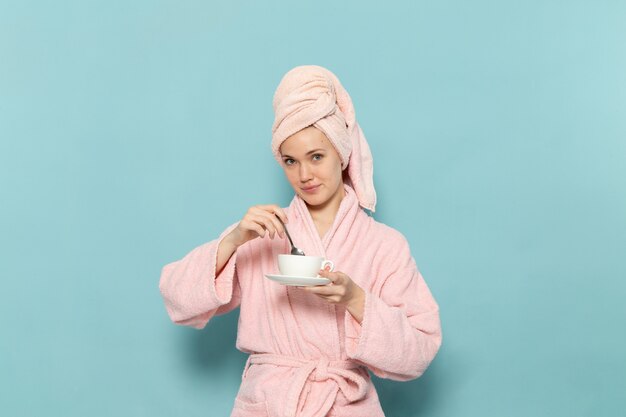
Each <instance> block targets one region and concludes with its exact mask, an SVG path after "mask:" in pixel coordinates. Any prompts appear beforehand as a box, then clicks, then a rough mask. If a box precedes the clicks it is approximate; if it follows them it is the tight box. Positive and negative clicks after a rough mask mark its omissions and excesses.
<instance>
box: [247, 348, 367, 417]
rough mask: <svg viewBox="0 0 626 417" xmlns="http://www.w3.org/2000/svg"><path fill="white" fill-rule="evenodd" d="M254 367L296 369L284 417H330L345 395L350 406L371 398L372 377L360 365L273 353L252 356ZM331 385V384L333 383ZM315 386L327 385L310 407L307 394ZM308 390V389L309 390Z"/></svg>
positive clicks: (249, 360)
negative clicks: (338, 400) (334, 405)
mask: <svg viewBox="0 0 626 417" xmlns="http://www.w3.org/2000/svg"><path fill="white" fill-rule="evenodd" d="M253 364H258V365H261V364H270V365H275V366H285V367H289V368H295V369H296V372H295V373H294V374H293V376H292V377H291V378H290V380H289V381H285V382H286V385H287V386H288V387H289V388H288V389H287V391H286V392H285V398H284V402H283V404H282V406H283V409H282V412H281V413H280V414H281V416H283V417H323V416H326V414H327V413H328V411H329V410H330V408H331V407H332V405H333V404H334V402H335V399H336V398H337V394H338V393H339V392H340V391H341V393H342V394H343V395H344V397H345V398H346V399H347V400H348V401H349V402H355V401H359V400H362V399H363V398H365V396H366V395H367V388H368V385H369V377H368V375H367V372H365V373H364V372H362V369H363V368H362V366H361V365H359V364H357V363H356V362H353V361H350V360H347V361H329V360H328V359H327V358H319V359H316V360H307V359H301V358H294V357H291V356H283V355H276V354H272V353H256V354H253V355H250V357H249V358H248V363H247V364H246V369H245V370H244V377H245V375H246V373H247V369H248V367H249V366H250V365H253ZM329 381H330V382H331V383H329ZM312 383H326V384H327V385H326V386H324V388H322V390H321V391H318V395H320V396H321V397H320V398H318V399H317V400H316V401H318V404H317V405H315V404H307V402H310V400H309V401H307V394H306V392H308V391H309V390H310V384H312ZM307 386H308V388H305V387H307Z"/></svg>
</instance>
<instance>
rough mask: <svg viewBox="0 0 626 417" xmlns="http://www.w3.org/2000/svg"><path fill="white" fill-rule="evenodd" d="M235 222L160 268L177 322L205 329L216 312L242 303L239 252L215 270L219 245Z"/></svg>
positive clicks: (168, 306)
mask: <svg viewBox="0 0 626 417" xmlns="http://www.w3.org/2000/svg"><path fill="white" fill-rule="evenodd" d="M235 226H236V225H232V226H230V227H229V228H228V229H226V230H225V231H224V232H223V233H222V234H221V235H220V237H219V238H218V239H216V240H213V241H211V242H208V243H205V244H203V245H201V246H198V247H197V248H195V249H194V250H192V251H191V252H189V253H188V254H187V255H185V257H184V258H182V259H181V260H179V261H175V262H172V263H169V264H167V265H165V266H164V267H163V269H162V270H161V279H160V281H159V290H160V291H161V295H162V296H163V300H164V302H165V308H166V310H167V313H168V314H169V316H170V318H171V319H172V321H173V322H174V323H176V324H180V325H183V326H191V327H195V328H197V329H202V328H204V327H205V326H206V324H207V323H208V322H209V320H210V319H211V318H212V317H213V316H214V315H216V314H217V315H219V314H224V313H227V312H229V311H231V310H233V309H235V308H236V307H238V306H239V302H240V300H241V289H240V287H239V282H238V280H237V271H236V269H235V264H236V263H237V252H235V253H234V254H233V255H232V256H231V257H230V259H229V260H228V262H227V263H226V265H225V266H224V268H223V269H222V271H221V272H220V273H219V274H218V275H216V274H215V269H216V264H217V248H218V245H219V243H220V242H221V241H222V239H224V237H225V236H226V235H227V234H228V233H229V232H230V231H231V230H232V229H233V228H234V227H235Z"/></svg>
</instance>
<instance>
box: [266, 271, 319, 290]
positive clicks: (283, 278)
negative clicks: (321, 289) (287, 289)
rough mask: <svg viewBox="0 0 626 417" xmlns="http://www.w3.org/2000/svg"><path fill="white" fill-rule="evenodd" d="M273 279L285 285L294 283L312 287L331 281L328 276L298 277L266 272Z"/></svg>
mask: <svg viewBox="0 0 626 417" xmlns="http://www.w3.org/2000/svg"><path fill="white" fill-rule="evenodd" d="M265 276H266V277H267V278H269V279H271V280H272V281H275V282H278V283H279V284H283V285H292V286H297V287H310V286H314V285H326V284H328V283H329V282H330V280H329V279H328V278H321V277H296V276H292V275H274V274H265Z"/></svg>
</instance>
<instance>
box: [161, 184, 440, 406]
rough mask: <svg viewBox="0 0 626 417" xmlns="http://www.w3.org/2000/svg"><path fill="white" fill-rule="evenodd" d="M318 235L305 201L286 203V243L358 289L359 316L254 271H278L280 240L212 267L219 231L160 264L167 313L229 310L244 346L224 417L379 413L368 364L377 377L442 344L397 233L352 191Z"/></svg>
mask: <svg viewBox="0 0 626 417" xmlns="http://www.w3.org/2000/svg"><path fill="white" fill-rule="evenodd" d="M345 189H346V196H345V198H344V199H343V200H342V202H341V206H340V208H339V211H338V213H337V216H336V218H335V221H334V223H333V225H332V226H331V228H330V229H329V230H328V232H327V233H326V235H325V236H324V238H323V239H320V237H319V235H318V233H317V230H316V228H315V225H314V223H313V220H312V218H311V216H310V214H309V211H308V209H307V207H306V205H305V203H304V202H303V201H302V200H301V199H300V197H298V196H296V197H294V199H293V201H292V202H291V204H290V205H289V207H288V208H287V209H285V211H286V213H287V216H288V218H289V222H288V223H287V227H288V228H289V231H290V233H291V235H292V237H293V239H294V243H295V244H296V246H298V247H299V248H301V249H302V250H304V252H305V253H306V254H307V255H315V256H323V257H325V258H326V259H330V260H332V261H333V262H334V264H335V270H336V271H341V272H344V273H346V274H347V275H348V276H350V278H352V280H354V281H355V282H356V283H357V284H358V285H359V286H360V287H361V288H363V289H364V290H365V293H366V299H365V312H364V318H363V322H362V324H359V323H358V322H357V321H356V320H355V319H354V318H353V317H352V315H351V314H350V313H348V312H347V311H346V310H345V309H344V308H343V307H340V306H335V305H333V304H330V303H328V302H327V301H325V300H323V299H321V298H319V297H317V296H316V295H314V294H310V293H307V292H305V291H304V290H302V289H301V288H297V287H289V286H284V285H280V284H278V283H276V282H274V281H270V280H269V279H267V278H265V276H264V274H267V273H274V274H277V273H279V272H278V266H277V263H276V258H277V255H278V254H281V253H288V252H289V248H290V246H289V242H288V241H287V240H286V239H280V238H279V237H276V238H275V239H273V240H272V239H270V238H269V237H268V236H266V237H265V238H263V239H261V238H257V239H253V240H251V241H249V242H247V243H246V244H244V245H242V246H241V247H239V248H238V250H237V251H236V253H235V254H234V255H233V256H232V257H231V258H230V260H229V261H228V263H227V264H226V266H225V267H224V268H223V270H222V272H221V273H220V274H219V275H217V276H216V275H215V265H216V259H217V258H216V252H217V247H218V244H219V242H220V241H221V239H223V238H224V236H225V235H226V234H227V233H228V232H230V230H232V228H234V227H235V226H236V225H232V226H230V227H229V228H228V229H227V230H226V231H224V233H222V235H221V236H220V237H219V238H218V239H216V240H214V241H212V242H208V243H205V244H203V245H201V246H199V247H197V248H195V249H194V250H193V251H191V252H190V253H189V254H187V255H186V256H185V257H184V258H183V259H181V260H179V261H176V262H173V263H170V264H168V265H166V266H165V267H163V271H162V274H161V281H160V285H159V287H160V290H161V293H162V295H163V298H164V300H165V306H166V308H167V312H168V314H169V316H170V317H171V319H172V320H173V321H174V322H175V323H177V324H181V325H185V326H193V327H195V328H198V329H201V328H203V327H204V326H206V324H207V322H208V321H209V320H210V319H211V317H213V316H214V315H216V314H224V313H226V312H228V311H230V310H233V309H234V308H236V307H240V313H239V329H238V333H237V348H238V349H239V350H241V351H243V352H247V353H249V354H250V357H249V359H248V363H247V364H246V368H245V370H244V373H243V377H242V383H241V387H240V390H239V393H238V394H237V397H236V399H235V405H234V409H233V412H232V415H231V417H244V416H245V417H253V416H255V417H256V416H259V417H260V416H271V417H295V416H302V417H323V416H327V415H328V416H351V417H354V416H359V417H377V416H384V414H383V411H382V409H381V407H380V403H379V400H378V396H377V394H376V390H375V388H374V386H373V384H372V382H371V380H370V376H369V374H368V371H367V370H368V369H369V370H370V371H371V372H373V373H374V374H376V375H377V376H379V377H382V378H389V379H394V380H400V381H403V380H409V379H413V378H417V377H418V376H420V375H421V374H422V373H423V372H424V371H425V370H426V368H427V367H428V365H429V364H430V362H431V361H432V360H433V358H434V357H435V355H436V353H437V351H438V349H439V346H440V345H441V327H440V322H439V309H438V305H437V303H436V302H435V300H434V299H433V297H432V295H431V293H430V291H429V289H428V287H427V285H426V282H425V281H424V279H423V278H422V276H421V274H420V272H419V271H418V269H417V267H416V265H415V261H414V260H413V258H412V257H411V253H410V251H409V246H408V244H407V242H406V240H405V238H404V237H403V236H402V235H401V234H400V233H399V232H397V231H396V230H394V229H392V228H390V227H388V226H385V225H383V224H381V223H378V222H376V221H375V220H374V219H373V218H372V217H369V216H368V215H367V214H366V213H365V212H364V211H363V210H362V209H361V208H360V207H359V202H358V200H357V198H356V195H355V193H354V190H352V188H350V187H349V186H347V185H346V186H345Z"/></svg>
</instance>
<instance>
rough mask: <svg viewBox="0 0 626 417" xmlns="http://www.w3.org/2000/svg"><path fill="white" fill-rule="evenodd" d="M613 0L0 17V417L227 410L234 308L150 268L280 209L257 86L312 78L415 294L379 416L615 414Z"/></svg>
mask: <svg viewBox="0 0 626 417" xmlns="http://www.w3.org/2000/svg"><path fill="white" fill-rule="evenodd" d="M624 22H626V3H624V2H622V1H608V0H600V1H538V0H532V1H526V2H513V1H486V0H479V1H473V2H467V1H458V0H457V1H437V2H426V1H407V2H387V3H386V4H385V5H384V6H383V4H382V3H373V2H363V1H358V2H357V1H345V2H338V1H332V2H330V1H315V2H313V1H310V2H286V1H284V2H276V1H263V2H260V1H256V2H255V1H232V2H221V3H219V4H211V2H201V1H188V2H175V1H135V2H127V1H106V2H105V1H63V2H51V1H39V2H31V1H20V2H9V1H0V201H1V202H0V230H1V231H0V259H1V262H0V279H1V283H2V288H1V290H0V294H2V301H1V302H0V320H1V321H0V329H1V331H2V335H1V336H0V393H1V394H0V414H2V415H3V416H4V415H6V416H64V417H73V416H84V415H89V416H94V417H97V416H117V415H120V416H122V415H124V416H150V417H158V416H163V417H169V416H174V415H179V416H182V415H184V416H187V417H190V416H207V415H215V416H227V415H228V414H229V412H230V409H231V406H232V401H233V398H234V396H235V394H236V391H237V388H238V384H239V381H240V375H241V370H242V367H243V363H244V360H245V356H244V355H242V354H241V353H239V352H237V351H236V350H235V348H234V339H235V336H236V322H237V314H236V313H233V314H231V315H228V316H225V317H220V318H218V319H216V320H215V321H214V322H212V323H211V324H210V325H209V326H208V327H207V328H206V329H204V330H202V331H197V330H194V329H189V328H182V327H178V326H175V325H173V324H171V323H170V322H169V319H168V317H167V316H166V313H165V310H164V307H163V304H162V301H161V298H160V295H159V292H158V287H157V284H158V279H159V273H160V269H161V267H162V266H163V265H164V264H166V263H168V262H171V261H173V260H176V259H179V258H181V257H182V256H183V255H184V254H186V253H187V252H188V251H190V250H191V249H192V248H194V247H195V246H197V245H199V244H201V243H203V242H206V241H208V240H212V239H213V238H214V237H216V236H217V235H218V234H219V233H220V232H221V231H222V229H223V228H224V227H226V226H227V225H228V224H230V223H232V222H234V221H236V220H237V219H238V218H239V217H240V216H241V215H242V214H243V213H244V212H245V211H246V209H247V207H248V206H250V205H252V204H258V203H268V202H276V203H279V204H283V205H286V204H287V203H288V202H289V200H290V198H291V193H290V190H289V188H288V185H287V183H286V181H284V179H283V177H282V172H281V170H280V168H279V167H278V166H277V164H276V163H275V162H274V160H273V158H272V156H271V153H270V150H269V141H270V134H271V131H270V129H271V124H272V121H273V114H272V108H271V100H272V94H273V91H274V89H275V87H276V85H277V84H278V82H279V80H280V78H281V77H282V75H283V74H284V73H285V72H286V71H287V70H288V69H290V68H291V67H293V66H295V65H301V64H310V63H314V64H319V65H323V66H327V67H328V68H330V69H331V70H333V71H334V72H335V73H336V74H337V75H338V76H339V77H340V79H341V80H342V81H343V83H344V85H345V86H346V88H347V89H348V91H349V92H350V93H351V95H352V97H353V99H354V102H355V106H356V110H357V116H358V120H359V121H360V123H361V125H362V127H363V130H364V131H365V133H366V135H367V137H368V140H369V142H370V145H371V147H372V150H373V153H374V157H375V169H376V178H375V180H376V186H377V190H378V193H379V200H380V204H379V207H378V211H377V213H376V217H377V219H379V220H380V221H382V222H385V223H387V224H389V225H391V226H393V227H396V228H397V229H399V230H400V231H402V232H403V233H404V234H405V235H406V236H407V238H408V240H409V242H410V244H411V247H412V250H413V253H414V256H415V258H416V260H417V263H418V265H419V267H420V269H421V271H422V273H423V274H424V276H425V278H426V280H427V282H428V284H429V286H430V288H431V290H432V292H433V293H434V295H435V297H436V298H437V300H438V302H439V303H440V307H441V317H442V322H443V328H444V342H443V346H442V349H441V351H440V354H439V356H438V357H437V358H436V359H435V361H434V363H433V365H432V366H431V368H430V369H429V370H428V371H427V373H426V374H425V375H424V376H423V377H422V378H420V379H418V380H416V381H412V382H409V383H395V382H389V381H380V380H377V385H378V387H379V391H380V396H381V400H382V402H383V406H384V408H385V410H386V411H387V413H388V415H389V416H393V417H395V416H433V417H434V416H464V417H473V416H507V417H509V416H510V417H517V416H519V417H522V416H551V417H559V416H568V417H569V416H618V415H620V416H621V415H623V412H624V410H625V409H626V396H624V392H626V382H625V379H624V374H626V361H625V360H624V352H626V332H624V323H625V322H626V308H625V307H624V300H625V299H626V264H625V263H624V261H623V259H622V258H623V255H624V253H626V49H625V48H624V45H626V24H625V23H624Z"/></svg>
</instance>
